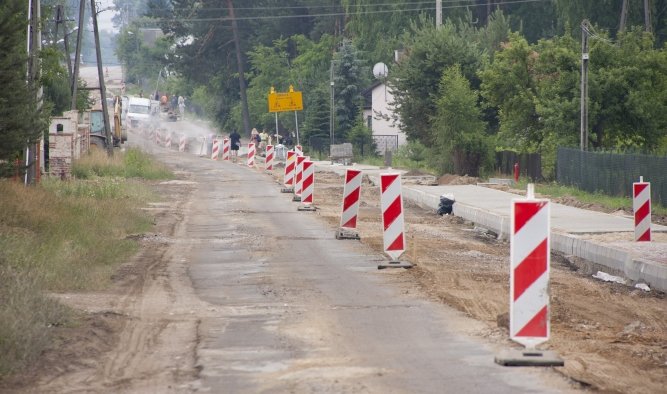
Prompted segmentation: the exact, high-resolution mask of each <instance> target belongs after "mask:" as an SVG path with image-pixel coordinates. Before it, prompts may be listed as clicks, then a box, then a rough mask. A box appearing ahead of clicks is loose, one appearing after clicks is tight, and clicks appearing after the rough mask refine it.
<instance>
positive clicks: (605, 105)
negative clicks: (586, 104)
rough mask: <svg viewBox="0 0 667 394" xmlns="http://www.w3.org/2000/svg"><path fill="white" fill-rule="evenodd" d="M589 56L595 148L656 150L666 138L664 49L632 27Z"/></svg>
mask: <svg viewBox="0 0 667 394" xmlns="http://www.w3.org/2000/svg"><path fill="white" fill-rule="evenodd" d="M617 41H618V42H617V43H615V44H614V43H611V42H609V41H608V40H594V41H593V42H592V44H591V51H590V58H591V62H590V82H589V83H590V88H589V91H590V113H589V120H590V130H591V140H590V142H591V145H592V146H593V147H596V148H628V147H632V148H641V149H646V150H653V149H655V148H657V144H658V141H659V140H660V138H662V137H663V136H665V135H666V134H667V131H666V130H667V49H662V50H656V49H654V40H653V36H652V35H651V34H649V33H645V32H642V31H641V29H639V28H634V29H632V30H631V31H629V32H626V33H623V34H620V35H619V36H618V40H617Z"/></svg>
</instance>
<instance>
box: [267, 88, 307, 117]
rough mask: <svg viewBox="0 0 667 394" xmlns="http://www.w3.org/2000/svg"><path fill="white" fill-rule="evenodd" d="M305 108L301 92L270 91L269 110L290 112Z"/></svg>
mask: <svg viewBox="0 0 667 394" xmlns="http://www.w3.org/2000/svg"><path fill="white" fill-rule="evenodd" d="M301 110H303V97H302V96H301V92H286V93H277V92H273V93H269V112H288V111H301Z"/></svg>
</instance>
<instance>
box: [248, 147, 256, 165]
mask: <svg viewBox="0 0 667 394" xmlns="http://www.w3.org/2000/svg"><path fill="white" fill-rule="evenodd" d="M254 166H255V143H254V142H250V143H249V144H248V167H254Z"/></svg>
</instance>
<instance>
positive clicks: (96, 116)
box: [90, 96, 127, 149]
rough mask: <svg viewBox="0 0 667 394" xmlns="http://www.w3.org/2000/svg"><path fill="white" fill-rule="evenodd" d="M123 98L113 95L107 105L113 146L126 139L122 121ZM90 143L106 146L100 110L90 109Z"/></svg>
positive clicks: (102, 117) (102, 115)
mask: <svg viewBox="0 0 667 394" xmlns="http://www.w3.org/2000/svg"><path fill="white" fill-rule="evenodd" d="M122 113H123V100H122V98H121V97H120V96H115V97H114V98H113V99H112V102H111V103H110V105H109V117H110V119H109V120H110V122H109V123H110V126H111V131H112V136H111V138H112V139H113V146H120V144H121V143H123V142H125V141H126V140H127V133H126V130H125V129H124V127H123V122H122ZM90 144H91V146H96V147H98V148H101V149H105V148H106V147H107V137H106V133H105V132H104V114H103V112H102V110H92V111H90Z"/></svg>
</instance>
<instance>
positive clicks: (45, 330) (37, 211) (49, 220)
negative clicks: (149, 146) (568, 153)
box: [0, 150, 172, 378]
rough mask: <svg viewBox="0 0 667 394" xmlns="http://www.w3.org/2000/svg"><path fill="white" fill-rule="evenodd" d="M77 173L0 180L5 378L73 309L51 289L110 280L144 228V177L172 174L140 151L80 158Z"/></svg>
mask: <svg viewBox="0 0 667 394" xmlns="http://www.w3.org/2000/svg"><path fill="white" fill-rule="evenodd" d="M75 167H76V171H77V173H78V174H79V176H80V178H84V179H75V180H71V181H60V180H56V179H51V178H46V179H45V180H44V181H43V182H42V183H40V184H39V185H37V186H35V187H25V186H23V185H21V184H16V183H13V182H11V181H9V180H0V207H2V208H0V355H2V356H0V378H2V377H3V376H7V375H8V374H11V373H12V372H14V371H17V370H20V369H22V368H24V367H25V366H27V365H29V364H30V362H31V361H33V360H35V358H36V357H38V356H39V354H40V353H41V352H42V351H43V350H44V348H45V347H46V346H47V345H48V344H49V342H50V331H51V327H54V326H59V325H68V324H72V314H71V312H70V311H68V309H67V308H66V307H64V306H62V305H60V304H58V303H57V302H56V301H54V300H53V299H51V298H49V297H48V296H47V295H46V294H47V293H48V292H67V291H76V290H86V289H99V288H103V287H105V286H107V285H108V284H109V281H110V276H111V274H112V273H113V272H114V270H115V269H116V267H117V266H118V265H119V264H120V263H122V262H124V261H126V260H127V259H128V258H129V257H130V256H131V255H132V254H134V253H135V252H136V251H137V249H138V244H137V243H136V242H135V241H132V240H128V239H126V236H127V235H128V234H132V233H140V232H146V231H148V230H150V228H151V226H152V218H150V217H149V216H148V215H147V214H146V213H144V212H143V211H142V210H141V209H140V208H141V206H142V205H143V204H145V201H147V200H150V199H154V197H155V196H154V195H153V194H152V192H151V191H150V189H149V188H148V187H147V185H145V184H143V183H142V182H141V180H140V179H137V178H145V179H161V178H162V179H164V178H171V177H172V174H171V173H170V172H169V171H168V169H166V168H165V167H163V166H161V165H160V164H158V163H155V162H154V161H152V160H151V159H150V157H149V156H147V155H145V154H144V153H143V152H141V151H138V150H128V151H127V152H125V153H116V155H115V156H114V157H113V158H110V159H107V158H106V155H104V154H101V155H100V154H92V155H90V156H86V157H84V158H82V159H81V160H79V161H78V162H77V163H76V166H75Z"/></svg>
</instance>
